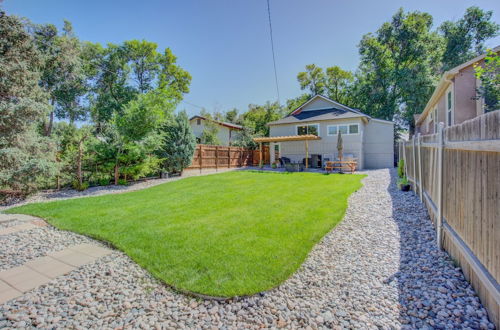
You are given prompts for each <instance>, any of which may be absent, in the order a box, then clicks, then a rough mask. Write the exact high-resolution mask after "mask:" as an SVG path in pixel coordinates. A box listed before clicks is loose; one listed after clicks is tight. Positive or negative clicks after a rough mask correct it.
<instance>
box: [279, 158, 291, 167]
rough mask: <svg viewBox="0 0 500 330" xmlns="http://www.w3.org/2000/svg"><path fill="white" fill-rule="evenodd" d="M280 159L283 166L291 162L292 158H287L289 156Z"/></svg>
mask: <svg viewBox="0 0 500 330" xmlns="http://www.w3.org/2000/svg"><path fill="white" fill-rule="evenodd" d="M278 161H279V162H280V166H281V167H285V166H286V164H290V163H291V161H290V158H287V157H280V158H278Z"/></svg>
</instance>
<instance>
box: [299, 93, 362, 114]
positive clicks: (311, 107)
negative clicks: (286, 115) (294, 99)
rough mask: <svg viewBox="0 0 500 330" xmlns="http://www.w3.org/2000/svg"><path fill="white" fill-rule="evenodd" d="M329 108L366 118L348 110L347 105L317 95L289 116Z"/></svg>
mask: <svg viewBox="0 0 500 330" xmlns="http://www.w3.org/2000/svg"><path fill="white" fill-rule="evenodd" d="M331 108H335V109H342V110H346V111H351V112H354V113H356V114H359V115H363V116H367V115H365V114H364V113H362V112H361V111H359V110H356V109H352V108H349V107H348V106H347V105H343V104H341V103H338V102H336V101H334V100H332V99H329V98H328V97H325V96H323V95H319V94H317V95H314V96H313V97H312V98H311V99H310V100H309V101H307V102H305V103H303V104H302V105H300V106H299V107H298V108H297V109H295V110H294V111H292V113H291V114H290V115H296V114H298V113H299V112H302V111H317V110H324V109H331ZM367 117H368V116H367Z"/></svg>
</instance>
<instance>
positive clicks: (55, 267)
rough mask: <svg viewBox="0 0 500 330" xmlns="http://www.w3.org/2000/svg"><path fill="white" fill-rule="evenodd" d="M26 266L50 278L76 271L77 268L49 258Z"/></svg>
mask: <svg viewBox="0 0 500 330" xmlns="http://www.w3.org/2000/svg"><path fill="white" fill-rule="evenodd" d="M25 265H26V266H27V267H29V268H31V269H33V270H35V271H37V272H39V273H40V274H43V275H45V276H47V277H50V278H56V277H57V276H60V275H64V274H67V273H69V272H70V271H72V270H73V269H75V267H73V266H70V265H68V264H66V263H64V262H62V261H59V260H57V259H54V258H52V257H49V256H46V257H41V258H37V259H35V260H32V261H28V262H27V263H26V264H25Z"/></svg>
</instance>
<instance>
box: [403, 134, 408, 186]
mask: <svg viewBox="0 0 500 330" xmlns="http://www.w3.org/2000/svg"><path fill="white" fill-rule="evenodd" d="M403 159H404V162H405V163H404V165H405V175H404V176H405V177H406V178H408V159H407V158H406V141H403Z"/></svg>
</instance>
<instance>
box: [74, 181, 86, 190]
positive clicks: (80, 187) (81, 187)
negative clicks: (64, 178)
mask: <svg viewBox="0 0 500 330" xmlns="http://www.w3.org/2000/svg"><path fill="white" fill-rule="evenodd" d="M71 185H72V186H73V189H75V190H78V191H84V190H87V189H88V188H89V183H88V182H83V183H82V184H80V182H79V181H78V180H75V181H73V183H72V184H71Z"/></svg>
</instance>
